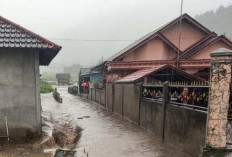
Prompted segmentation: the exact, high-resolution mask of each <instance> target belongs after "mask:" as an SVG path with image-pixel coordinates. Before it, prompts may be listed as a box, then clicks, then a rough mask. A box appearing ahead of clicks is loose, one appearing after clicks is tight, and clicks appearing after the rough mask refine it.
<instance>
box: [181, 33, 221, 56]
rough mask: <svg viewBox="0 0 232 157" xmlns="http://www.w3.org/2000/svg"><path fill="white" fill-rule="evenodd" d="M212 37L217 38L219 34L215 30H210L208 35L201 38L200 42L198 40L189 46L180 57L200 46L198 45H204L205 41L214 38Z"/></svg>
mask: <svg viewBox="0 0 232 157" xmlns="http://www.w3.org/2000/svg"><path fill="white" fill-rule="evenodd" d="M212 37H214V38H216V37H218V35H217V34H216V33H215V32H213V31H212V32H210V33H209V34H208V35H206V36H205V37H203V38H202V39H200V40H199V41H198V42H196V43H195V44H193V45H191V46H190V47H188V48H187V49H186V50H185V51H183V53H182V54H181V55H180V59H181V58H182V57H184V56H185V55H187V54H188V53H189V52H191V51H194V49H195V48H196V47H198V46H200V45H202V44H203V43H204V42H207V41H208V40H210V39H212Z"/></svg>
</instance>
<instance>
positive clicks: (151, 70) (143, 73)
mask: <svg viewBox="0 0 232 157" xmlns="http://www.w3.org/2000/svg"><path fill="white" fill-rule="evenodd" d="M165 68H170V69H172V70H173V71H176V72H178V73H180V74H182V75H185V76H187V77H188V78H192V79H194V80H199V81H205V80H204V79H202V78H199V77H197V76H195V75H192V74H189V73H187V72H185V71H184V70H181V69H179V68H176V67H174V66H172V65H159V66H156V67H154V68H148V69H140V70H138V71H136V72H134V73H132V74H130V75H128V76H126V77H123V78H122V79H120V80H117V81H115V82H116V83H129V82H134V81H137V80H139V79H141V78H143V77H145V76H148V75H150V74H153V73H156V72H158V71H160V70H162V69H165Z"/></svg>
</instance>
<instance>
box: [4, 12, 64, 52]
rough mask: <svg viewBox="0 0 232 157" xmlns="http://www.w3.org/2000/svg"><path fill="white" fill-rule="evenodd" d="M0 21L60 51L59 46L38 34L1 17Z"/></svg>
mask: <svg viewBox="0 0 232 157" xmlns="http://www.w3.org/2000/svg"><path fill="white" fill-rule="evenodd" d="M0 20H2V21H3V22H5V23H8V24H10V25H12V26H14V27H16V28H18V29H20V30H23V31H24V32H25V33H27V34H29V35H31V36H33V37H35V38H38V39H39V40H41V41H42V42H44V43H46V44H50V45H52V46H53V47H54V48H55V49H57V50H60V49H61V48H62V47H61V46H60V45H57V44H55V43H54V42H52V41H50V40H48V39H46V38H44V37H42V36H40V35H39V34H37V33H34V32H32V31H30V30H28V29H26V28H25V27H23V26H20V25H19V24H16V23H14V22H12V21H10V20H8V19H6V18H4V17H2V16H0Z"/></svg>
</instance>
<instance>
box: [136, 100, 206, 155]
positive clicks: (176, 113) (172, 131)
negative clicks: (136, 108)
mask: <svg viewBox="0 0 232 157" xmlns="http://www.w3.org/2000/svg"><path fill="white" fill-rule="evenodd" d="M140 105H141V106H140V126H141V127H143V128H144V129H146V130H148V131H149V132H152V133H154V134H156V135H157V136H159V137H163V136H164V140H165V141H167V142H168V143H171V144H173V145H175V146H177V147H178V148H180V149H183V150H184V151H186V152H188V153H189V154H191V155H193V156H198V155H199V154H200V150H201V147H202V146H204V144H205V133H206V120H207V113H205V112H203V111H197V110H193V109H189V108H185V107H180V106H174V105H172V104H167V108H166V114H165V128H164V131H163V129H162V128H163V120H164V116H163V114H162V113H163V104H162V103H161V102H157V101H155V100H152V99H147V98H143V99H141V103H140Z"/></svg>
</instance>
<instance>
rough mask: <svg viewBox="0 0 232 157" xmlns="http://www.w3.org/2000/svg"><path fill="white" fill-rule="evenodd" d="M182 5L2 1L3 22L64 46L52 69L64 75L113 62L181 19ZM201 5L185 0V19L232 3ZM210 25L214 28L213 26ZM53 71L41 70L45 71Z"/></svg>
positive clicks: (120, 0) (176, 0) (140, 0)
mask: <svg viewBox="0 0 232 157" xmlns="http://www.w3.org/2000/svg"><path fill="white" fill-rule="evenodd" d="M180 2H181V0H165V1H163V0H156V1H155V0H68V1H67V0H49V1H47V0H40V1H31V0H17V1H16V0H15V1H8V0H0V3H1V5H0V16H3V17H5V18H7V19H9V20H11V21H13V22H15V23H17V24H20V25H22V26H23V27H25V28H27V29H29V30H31V31H33V32H35V33H38V34H40V35H41V36H44V37H46V38H48V39H50V40H51V41H53V42H55V43H57V44H60V45H61V46H62V47H63V48H62V50H61V51H60V52H59V54H58V55H57V56H56V57H55V58H54V60H53V61H52V63H51V65H50V66H49V68H50V71H57V70H58V71H62V70H63V69H64V67H67V66H71V65H72V64H81V65H83V66H91V65H94V64H96V63H98V62H99V60H100V59H101V58H102V57H103V58H104V59H106V58H108V57H110V56H112V55H113V54H115V53H116V52H118V51H120V50H121V49H123V48H124V47H126V46H127V45H129V44H130V43H131V42H133V41H134V40H137V39H138V38H140V37H142V36H144V35H145V34H147V33H149V32H151V31H153V30H155V29H157V28H159V27H160V26H162V25H163V24H165V23H167V22H169V21H171V20H173V19H174V18H176V17H178V16H179V15H180ZM202 3H203V1H202V0H191V1H190V0H184V7H183V13H188V14H189V15H190V16H192V17H195V16H196V15H199V14H203V13H205V12H207V11H209V10H214V11H215V10H216V9H218V7H219V6H220V5H222V6H224V7H226V6H228V5H230V4H231V0H223V1H222V0H204V5H202ZM38 8H39V9H38ZM227 19H229V17H227ZM230 19H231V18H230ZM203 21H204V20H203ZM216 23H217V22H216ZM209 25H210V26H214V23H209ZM218 29H219V30H221V28H218ZM223 30H226V29H223ZM49 68H44V67H41V71H43V70H44V69H45V70H46V69H47V70H48V69H49Z"/></svg>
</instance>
